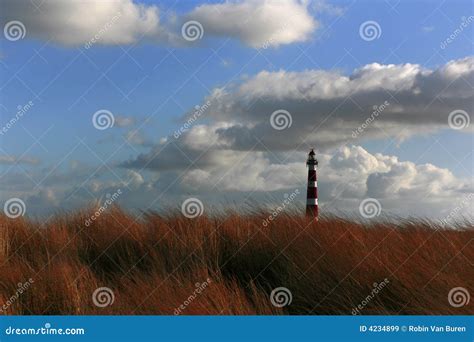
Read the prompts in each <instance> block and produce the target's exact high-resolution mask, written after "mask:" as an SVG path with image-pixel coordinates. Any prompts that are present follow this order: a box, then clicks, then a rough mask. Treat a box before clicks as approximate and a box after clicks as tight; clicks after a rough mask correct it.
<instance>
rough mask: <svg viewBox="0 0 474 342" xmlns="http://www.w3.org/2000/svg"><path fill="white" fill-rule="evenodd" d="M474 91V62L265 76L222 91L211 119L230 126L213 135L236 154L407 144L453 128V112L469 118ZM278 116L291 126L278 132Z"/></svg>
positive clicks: (215, 98) (215, 96)
mask: <svg viewBox="0 0 474 342" xmlns="http://www.w3.org/2000/svg"><path fill="white" fill-rule="evenodd" d="M472 84H474V58H473V57H467V58H464V59H460V60H455V61H451V62H449V63H447V64H446V65H444V66H441V67H439V68H436V69H425V68H423V67H421V66H420V65H417V64H400V65H393V64H389V65H381V64H378V63H373V64H369V65H366V66H363V67H361V68H358V69H356V70H354V71H353V72H352V73H351V74H350V75H344V74H341V73H340V72H337V71H325V70H306V71H301V72H287V71H276V72H269V71H262V72H260V73H258V74H257V75H255V76H253V77H251V78H250V79H248V80H245V81H244V82H242V83H239V84H236V85H234V86H232V87H228V88H227V89H216V90H215V91H214V93H213V94H212V95H210V97H209V99H208V100H209V101H210V102H211V103H212V105H211V106H210V107H209V109H208V111H207V114H206V115H208V116H210V117H212V118H213V119H214V120H215V121H217V122H220V123H226V127H221V128H218V129H217V130H216V131H215V133H217V135H218V137H219V139H220V141H222V142H226V143H227V144H228V145H229V144H230V145H232V146H233V148H234V149H237V150H247V149H250V148H252V147H253V146H255V144H256V143H257V142H261V143H262V145H261V146H265V147H266V148H269V149H272V150H291V149H295V148H298V146H299V148H300V149H304V150H306V149H307V148H308V147H311V146H317V147H318V148H322V149H324V148H332V147H334V146H338V145H341V144H345V143H348V142H350V143H354V142H358V141H360V140H369V139H377V138H387V137H397V138H398V139H404V138H406V137H408V136H410V135H413V134H419V133H423V132H432V131H434V130H437V129H440V128H443V127H448V117H449V113H450V112H452V111H454V110H457V109H461V110H465V111H467V112H468V113H469V112H470V109H471V108H472V103H473V100H474V93H473V92H472V86H471V85H472ZM279 109H284V110H286V111H288V112H289V113H290V115H291V119H292V125H291V127H288V128H287V129H284V130H281V131H276V130H275V129H274V128H273V127H272V125H271V123H270V117H271V114H272V113H273V112H274V111H276V110H279ZM222 126H224V125H223V124H222ZM468 129H469V130H470V129H472V126H471V128H468Z"/></svg>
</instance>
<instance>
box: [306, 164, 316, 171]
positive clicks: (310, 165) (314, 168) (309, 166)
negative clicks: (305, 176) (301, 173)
mask: <svg viewBox="0 0 474 342" xmlns="http://www.w3.org/2000/svg"><path fill="white" fill-rule="evenodd" d="M308 169H310V170H316V165H312V164H309V165H308Z"/></svg>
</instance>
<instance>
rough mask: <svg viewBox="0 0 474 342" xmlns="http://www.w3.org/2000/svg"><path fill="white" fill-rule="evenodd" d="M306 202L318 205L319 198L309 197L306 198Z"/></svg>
mask: <svg viewBox="0 0 474 342" xmlns="http://www.w3.org/2000/svg"><path fill="white" fill-rule="evenodd" d="M306 204H307V205H318V199H317V198H307V199H306Z"/></svg>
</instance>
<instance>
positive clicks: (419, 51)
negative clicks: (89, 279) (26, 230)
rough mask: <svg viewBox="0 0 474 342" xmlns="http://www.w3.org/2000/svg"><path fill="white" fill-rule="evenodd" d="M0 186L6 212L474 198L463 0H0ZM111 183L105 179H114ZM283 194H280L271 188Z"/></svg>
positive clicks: (469, 46) (471, 21)
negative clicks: (16, 207) (309, 188)
mask: <svg viewBox="0 0 474 342" xmlns="http://www.w3.org/2000/svg"><path fill="white" fill-rule="evenodd" d="M1 9H2V11H1V13H0V19H1V26H2V27H3V28H4V30H3V35H2V37H1V39H0V125H1V130H0V174H1V175H2V176H1V178H2V181H1V182H0V191H1V194H2V196H1V197H2V201H3V202H4V204H5V206H6V203H7V202H8V201H9V200H10V199H14V200H15V201H16V202H19V203H20V204H21V206H20V207H21V212H22V214H26V215H28V216H43V215H51V214H52V213H57V212H61V211H67V210H73V209H76V208H81V207H84V206H87V205H90V204H91V203H94V201H96V202H97V201H98V203H102V201H104V199H105V198H111V197H113V199H114V201H116V202H117V204H119V205H121V206H123V207H125V208H127V209H130V210H132V211H133V210H141V211H143V210H147V209H152V210H168V209H170V208H179V207H180V206H181V205H182V203H183V202H184V201H186V200H187V199H189V198H196V199H198V200H199V203H200V205H201V209H202V210H203V211H212V210H213V208H218V207H230V208H235V209H242V208H253V207H255V206H267V205H270V206H275V205H281V204H282V203H283V202H284V201H285V199H287V198H289V195H290V194H292V193H294V192H295V191H296V190H298V193H299V195H298V196H295V199H294V200H293V197H294V196H291V199H292V202H293V203H292V205H293V206H295V207H302V206H304V201H305V189H306V180H307V169H306V167H305V160H306V155H307V153H308V151H309V149H310V148H315V150H316V152H317V157H318V159H319V168H318V191H319V204H320V208H321V211H322V212H323V213H356V215H357V214H359V207H360V204H361V203H362V201H363V200H364V199H375V200H376V203H377V205H378V206H379V207H378V211H379V212H380V213H383V214H389V215H392V214H393V215H401V216H423V217H429V218H437V219H438V218H439V219H446V218H452V217H454V216H459V215H461V216H469V215H470V213H472V205H473V201H472V197H473V196H474V195H473V192H474V182H473V178H472V175H473V168H474V159H473V154H472V152H473V129H472V127H473V125H472V124H471V122H470V121H471V117H472V112H473V107H474V106H473V104H474V102H473V97H474V92H473V87H474V56H473V41H474V38H473V32H474V29H473V28H474V8H473V4H472V2H471V1H459V0H455V1H298V0H281V1H269V0H266V1H256V0H239V1H226V2H222V1H211V2H202V1H186V2H178V1H176V2H174V1H131V0H109V1H79V0H78V1H69V2H67V3H65V2H62V1H57V0H41V1H40V0H31V1H26V0H25V1H13V0H2V1H1ZM118 190H120V195H119V196H113V195H114V194H116V193H117V191H118ZM287 202H288V201H287Z"/></svg>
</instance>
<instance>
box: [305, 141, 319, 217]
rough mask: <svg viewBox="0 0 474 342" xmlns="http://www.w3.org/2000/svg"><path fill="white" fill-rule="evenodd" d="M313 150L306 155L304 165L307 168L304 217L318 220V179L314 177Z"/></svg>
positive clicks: (314, 162) (314, 161)
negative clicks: (306, 158)
mask: <svg viewBox="0 0 474 342" xmlns="http://www.w3.org/2000/svg"><path fill="white" fill-rule="evenodd" d="M315 155H316V153H314V149H311V151H310V152H309V154H308V160H307V161H306V165H307V166H308V191H307V193H306V216H309V217H313V218H316V219H317V218H318V178H317V176H316V166H318V160H317V159H316V157H315Z"/></svg>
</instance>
